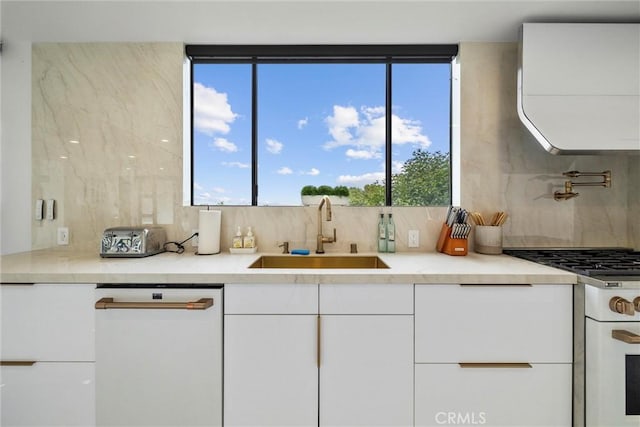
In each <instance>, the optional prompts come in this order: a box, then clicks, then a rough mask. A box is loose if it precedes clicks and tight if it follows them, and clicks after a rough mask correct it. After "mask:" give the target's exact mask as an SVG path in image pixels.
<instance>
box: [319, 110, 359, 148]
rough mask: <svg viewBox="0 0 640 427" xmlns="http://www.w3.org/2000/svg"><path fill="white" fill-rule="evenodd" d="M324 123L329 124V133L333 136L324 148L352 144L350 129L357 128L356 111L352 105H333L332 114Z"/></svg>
mask: <svg viewBox="0 0 640 427" xmlns="http://www.w3.org/2000/svg"><path fill="white" fill-rule="evenodd" d="M325 123H327V125H328V126H329V134H330V135H331V136H332V137H333V141H329V142H327V143H326V144H325V148H327V149H331V148H333V147H339V146H341V145H350V144H353V135H352V131H351V129H352V128H354V129H357V128H358V126H359V123H360V122H359V119H358V111H357V110H356V109H355V108H354V107H343V106H341V105H334V106H333V115H332V116H328V117H327V118H326V119H325Z"/></svg>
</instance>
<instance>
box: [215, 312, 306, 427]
mask: <svg viewBox="0 0 640 427" xmlns="http://www.w3.org/2000/svg"><path fill="white" fill-rule="evenodd" d="M224 328H225V333H224V425H225V426H317V425H318V365H317V351H316V350H317V342H318V340H317V335H316V334H317V315H226V316H225V324H224Z"/></svg>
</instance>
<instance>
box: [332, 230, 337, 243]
mask: <svg viewBox="0 0 640 427" xmlns="http://www.w3.org/2000/svg"><path fill="white" fill-rule="evenodd" d="M337 241H338V236H337V235H336V229H335V228H334V229H333V243H335V242H337Z"/></svg>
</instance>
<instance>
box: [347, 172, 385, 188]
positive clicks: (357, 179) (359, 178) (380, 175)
mask: <svg viewBox="0 0 640 427" xmlns="http://www.w3.org/2000/svg"><path fill="white" fill-rule="evenodd" d="M383 179H384V172H369V173H365V174H362V175H340V176H339V177H338V183H340V184H347V185H355V186H363V185H365V184H371V183H373V182H375V181H382V180H383Z"/></svg>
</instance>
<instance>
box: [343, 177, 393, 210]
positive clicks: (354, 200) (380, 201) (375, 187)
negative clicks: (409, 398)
mask: <svg viewBox="0 0 640 427" xmlns="http://www.w3.org/2000/svg"><path fill="white" fill-rule="evenodd" d="M349 204H350V205H351V206H384V184H380V183H378V181H376V182H374V183H373V184H367V185H365V186H364V189H363V188H358V187H350V188H349Z"/></svg>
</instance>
